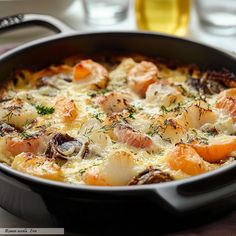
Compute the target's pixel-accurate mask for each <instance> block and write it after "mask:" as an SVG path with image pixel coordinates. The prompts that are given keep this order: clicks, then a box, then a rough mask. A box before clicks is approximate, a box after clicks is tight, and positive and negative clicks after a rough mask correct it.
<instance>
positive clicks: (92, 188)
mask: <svg viewBox="0 0 236 236" xmlns="http://www.w3.org/2000/svg"><path fill="white" fill-rule="evenodd" d="M96 35H100V36H101V35H104V36H105V35H108V36H109V35H117V36H124V37H125V36H127V35H128V36H134V37H138V36H140V35H141V36H147V37H161V38H167V39H170V40H174V41H180V42H185V43H188V44H190V45H191V44H195V45H198V46H200V47H202V48H203V49H204V50H211V51H212V52H213V53H217V54H220V55H221V56H222V55H224V56H225V57H228V58H229V59H230V60H233V61H235V64H236V55H232V54H231V53H230V52H228V51H224V50H223V49H218V48H215V47H213V46H210V45H207V44H204V43H199V42H197V41H195V40H192V39H186V38H180V37H177V36H173V35H167V34H162V33H156V32H148V31H130V30H129V31H96V32H94V31H93V32H79V33H78V32H72V33H71V32H68V33H61V34H58V35H53V36H49V37H46V38H42V39H37V40H34V41H31V42H28V43H25V44H23V45H20V46H17V47H16V48H13V49H11V50H9V51H7V52H5V53H4V54H2V55H0V66H1V63H2V62H3V61H4V60H7V59H8V57H10V56H13V57H14V56H15V55H17V54H19V53H22V52H24V51H25V50H32V49H33V48H34V47H40V46H41V45H43V44H45V43H53V42H54V41H57V40H63V39H65V38H73V37H79V36H81V37H83V36H84V37H87V36H93V37H94V36H96ZM234 168H235V169H236V161H234V162H233V163H230V164H228V165H226V166H223V167H220V168H218V169H216V170H213V171H210V172H207V173H204V174H200V175H197V176H192V177H188V178H185V179H181V180H174V181H170V182H164V183H157V184H149V185H138V186H93V185H82V184H72V183H66V182H59V181H53V180H48V179H43V178H40V177H36V176H32V175H29V174H26V173H23V172H20V171H17V170H14V169H12V168H11V167H10V166H8V165H7V164H5V163H0V170H1V171H3V172H6V173H8V174H10V175H11V176H14V177H19V178H21V179H24V180H27V181H30V182H33V183H37V184H43V185H46V186H53V187H59V188H64V189H73V190H83V191H89V192H93V191H96V192H104V191H105V192H114V191H115V192H119V191H125V192H126V191H141V190H155V189H156V188H158V189H160V188H162V187H164V188H165V187H169V186H179V185H181V184H191V182H192V183H194V182H195V181H201V180H204V179H207V178H209V177H214V176H216V175H218V174H222V173H224V172H227V171H229V170H231V169H234Z"/></svg>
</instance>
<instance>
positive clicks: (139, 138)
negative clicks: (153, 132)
mask: <svg viewBox="0 0 236 236" xmlns="http://www.w3.org/2000/svg"><path fill="white" fill-rule="evenodd" d="M114 135H115V137H116V139H117V140H118V141H119V142H122V143H127V144H128V145H130V146H132V147H136V148H146V149H150V148H152V146H153V141H152V139H151V138H150V137H149V136H147V135H146V134H143V133H141V132H139V131H138V130H135V129H134V128H132V127H131V126H129V125H127V124H120V125H117V126H116V127H115V128H114Z"/></svg>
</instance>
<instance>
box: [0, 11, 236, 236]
mask: <svg viewBox="0 0 236 236" xmlns="http://www.w3.org/2000/svg"><path fill="white" fill-rule="evenodd" d="M23 25H25V26H28V25H43V26H45V27H47V28H50V29H52V30H54V31H55V32H57V33H58V34H57V35H55V36H50V37H48V38H44V39H40V40H36V41H33V42H30V43H27V44H24V45H22V46H20V47H17V48H15V49H13V50H11V51H8V52H7V53H5V54H4V55H2V56H0V81H1V84H4V83H5V82H6V80H7V79H8V78H10V77H11V75H12V73H13V72H14V71H15V69H17V68H32V67H34V68H42V67H43V66H47V65H50V64H55V62H57V61H60V60H62V59H63V58H65V57H67V56H70V55H76V54H81V53H82V54H93V53H97V52H99V51H111V52H113V51H114V52H117V51H118V52H122V53H129V52H131V53H140V54H145V55H149V56H155V57H156V56H158V57H163V58H165V59H171V60H176V61H179V62H181V63H185V64H191V63H195V64H197V65H199V66H200V67H201V68H202V69H206V68H207V69H222V68H227V69H229V70H231V71H232V72H234V73H236V59H235V57H233V56H232V55H230V54H228V53H225V52H222V51H220V50H217V49H214V48H212V47H208V46H205V45H202V44H199V43H196V42H192V41H190V40H186V39H180V38H177V37H173V36H166V35H161V34H156V33H147V32H100V33H78V32H75V31H73V30H72V29H70V28H69V27H67V26H66V25H64V24H63V23H62V22H60V21H58V20H56V19H54V18H52V17H49V16H42V15H23V14H22V15H16V16H12V17H8V18H4V19H0V31H7V30H9V29H11V28H15V27H22V26H23ZM235 173H236V163H233V164H231V165H228V166H225V167H222V168H220V169H218V170H215V171H212V172H210V173H206V174H202V175H199V176H196V177H192V178H189V179H185V180H179V181H173V182H168V183H161V184H152V185H143V186H122V187H95V186H81V185H71V184H66V183H59V182H53V181H49V180H45V179H40V178H37V177H33V176H29V175H26V174H23V173H19V172H18V171H15V170H12V169H11V168H10V167H8V166H7V165H5V164H0V205H1V207H2V208H4V209H6V210H7V211H9V212H11V213H12V214H14V215H16V216H19V217H21V218H23V219H26V220H28V221H30V222H32V223H33V224H34V225H36V226H41V227H42V226H44V227H45V226H47V227H48V226H54V227H56V226H58V227H65V229H66V231H69V232H110V233H112V234H114V233H115V232H120V231H123V232H124V231H125V232H128V231H130V232H133V233H134V232H149V231H152V232H155V233H156V235H158V234H161V233H167V232H172V231H174V230H178V229H183V228H186V227H190V226H195V225H199V224H202V223H205V222H207V221H209V220H214V219H215V218H216V217H218V216H219V215H221V216H222V215H223V214H224V212H226V211H228V210H233V209H235V206H236V174H235Z"/></svg>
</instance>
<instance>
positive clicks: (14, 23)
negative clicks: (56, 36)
mask: <svg viewBox="0 0 236 236" xmlns="http://www.w3.org/2000/svg"><path fill="white" fill-rule="evenodd" d="M34 25H37V26H43V27H46V28H48V29H51V30H53V31H54V32H55V33H63V34H66V33H71V32H75V31H74V30H73V29H72V28H70V27H69V26H67V25H66V24H64V23H63V22H62V21H60V20H58V19H56V18H54V17H52V16H48V15H41V14H18V15H13V16H7V17H4V18H0V32H6V31H9V30H11V29H14V28H22V27H25V26H34Z"/></svg>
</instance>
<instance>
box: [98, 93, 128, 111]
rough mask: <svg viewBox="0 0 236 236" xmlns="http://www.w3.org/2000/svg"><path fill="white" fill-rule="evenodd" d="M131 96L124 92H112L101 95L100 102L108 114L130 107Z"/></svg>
mask: <svg viewBox="0 0 236 236" xmlns="http://www.w3.org/2000/svg"><path fill="white" fill-rule="evenodd" d="M130 100H131V99H130V97H129V96H128V95H127V94H124V93H118V92H111V93H109V94H107V95H104V96H103V97H100V98H99V100H98V104H99V105H100V106H101V108H102V109H103V110H104V111H105V112H106V113H108V114H111V113H112V112H121V111H123V110H124V109H126V108H128V107H129V101H130Z"/></svg>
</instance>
